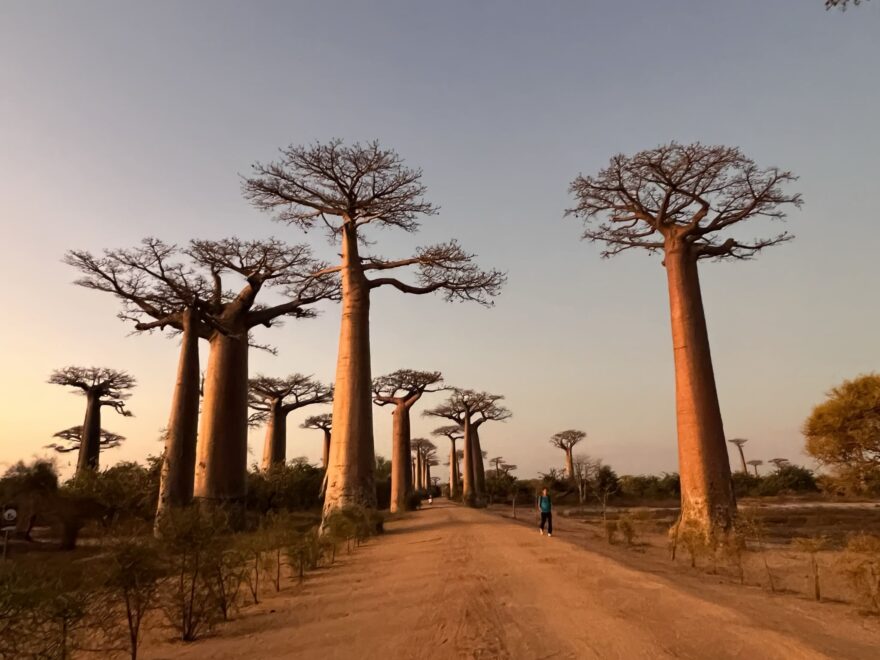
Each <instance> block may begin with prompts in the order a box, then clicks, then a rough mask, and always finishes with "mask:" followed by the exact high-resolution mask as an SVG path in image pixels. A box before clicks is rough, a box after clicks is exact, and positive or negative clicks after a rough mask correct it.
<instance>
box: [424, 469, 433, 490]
mask: <svg viewBox="0 0 880 660" xmlns="http://www.w3.org/2000/svg"><path fill="white" fill-rule="evenodd" d="M431 488H432V484H431V464H430V463H428V461H425V490H427V491H428V494H429V495H430V494H431V492H432V491H431Z"/></svg>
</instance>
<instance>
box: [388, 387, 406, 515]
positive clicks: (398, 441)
mask: <svg viewBox="0 0 880 660" xmlns="http://www.w3.org/2000/svg"><path fill="white" fill-rule="evenodd" d="M391 419H392V424H393V430H392V436H391V507H390V510H391V513H395V512H396V511H406V508H407V507H406V503H407V495H409V491H408V490H407V483H406V481H407V467H408V466H409V464H410V462H409V457H410V453H409V444H410V443H409V441H410V425H409V408H408V407H407V405H406V403H405V402H403V401H400V402H399V403H397V404H396V406H395V408H394V412H393V413H391Z"/></svg>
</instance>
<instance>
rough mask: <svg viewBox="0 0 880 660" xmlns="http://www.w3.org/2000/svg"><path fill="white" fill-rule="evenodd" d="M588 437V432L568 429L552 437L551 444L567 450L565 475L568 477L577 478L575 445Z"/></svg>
mask: <svg viewBox="0 0 880 660" xmlns="http://www.w3.org/2000/svg"><path fill="white" fill-rule="evenodd" d="M586 437H587V434H586V433H584V432H583V431H578V430H575V429H568V430H567V431H560V432H559V433H556V434H555V435H554V436H553V437H552V438H550V444H551V445H553V446H554V447H557V448H558V449H561V450H562V451H564V452H565V476H566V478H568V479H571V480H574V478H575V473H574V458H573V457H574V454H573V452H574V448H575V445H577V444H578V443H579V442H581V441H582V440H583V439H584V438H586Z"/></svg>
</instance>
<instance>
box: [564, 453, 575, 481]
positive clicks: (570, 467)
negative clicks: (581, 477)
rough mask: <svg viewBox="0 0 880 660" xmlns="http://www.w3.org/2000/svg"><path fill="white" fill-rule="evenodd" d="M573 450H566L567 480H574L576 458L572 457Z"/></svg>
mask: <svg viewBox="0 0 880 660" xmlns="http://www.w3.org/2000/svg"><path fill="white" fill-rule="evenodd" d="M572 451H573V450H572V448H571V447H569V448H568V449H566V450H565V477H566V479H574V456H572Z"/></svg>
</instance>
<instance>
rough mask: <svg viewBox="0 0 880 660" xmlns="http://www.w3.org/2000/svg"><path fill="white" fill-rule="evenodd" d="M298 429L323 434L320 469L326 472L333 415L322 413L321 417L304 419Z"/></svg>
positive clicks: (315, 416) (314, 416)
mask: <svg viewBox="0 0 880 660" xmlns="http://www.w3.org/2000/svg"><path fill="white" fill-rule="evenodd" d="M300 428H303V429H320V430H321V431H323V432H324V453H323V459H322V461H321V467H322V468H323V469H324V471H325V472H326V471H327V465H328V461H329V460H330V437H331V432H332V430H333V415H332V414H330V413H324V414H323V415H313V416H311V417H306V421H304V422H303V423H302V424H300Z"/></svg>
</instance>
